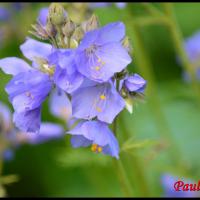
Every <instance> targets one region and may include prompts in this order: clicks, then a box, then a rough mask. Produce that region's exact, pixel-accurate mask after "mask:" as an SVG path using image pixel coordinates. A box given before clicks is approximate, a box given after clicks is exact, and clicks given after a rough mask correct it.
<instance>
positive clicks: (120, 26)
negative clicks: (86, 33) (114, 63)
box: [96, 22, 125, 45]
mask: <svg viewBox="0 0 200 200" xmlns="http://www.w3.org/2000/svg"><path fill="white" fill-rule="evenodd" d="M124 36H125V25H124V23H122V22H114V23H110V24H107V25H105V26H103V27H102V28H100V32H99V35H98V42H96V43H97V44H100V45H102V44H106V43H109V42H120V41H121V40H122V39H123V38H124Z"/></svg>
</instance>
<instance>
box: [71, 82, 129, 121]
mask: <svg viewBox="0 0 200 200" xmlns="http://www.w3.org/2000/svg"><path fill="white" fill-rule="evenodd" d="M85 83H86V82H85ZM85 83H84V84H83V85H82V86H81V88H79V89H78V90H76V91H75V92H74V93H73V94H72V115H73V116H74V117H76V118H79V119H93V118H95V117H97V119H98V120H100V121H103V122H107V123H112V122H113V120H114V118H115V117H116V115H117V114H118V113H119V112H120V111H122V109H123V108H124V106H125V102H124V99H123V98H122V97H121V96H120V94H119V93H118V92H117V90H116V89H115V87H114V85H113V83H112V82H111V81H110V82H107V83H102V84H98V83H95V82H91V84H89V85H87V84H85Z"/></svg>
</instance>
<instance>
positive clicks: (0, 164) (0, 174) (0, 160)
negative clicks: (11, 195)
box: [0, 159, 3, 182]
mask: <svg viewBox="0 0 200 200" xmlns="http://www.w3.org/2000/svg"><path fill="white" fill-rule="evenodd" d="M2 173H3V159H0V178H1V176H2ZM0 182H1V181H0Z"/></svg>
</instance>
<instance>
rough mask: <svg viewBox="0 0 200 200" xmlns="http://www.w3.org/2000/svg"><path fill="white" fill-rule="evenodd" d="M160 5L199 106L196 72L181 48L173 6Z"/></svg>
mask: <svg viewBox="0 0 200 200" xmlns="http://www.w3.org/2000/svg"><path fill="white" fill-rule="evenodd" d="M162 5H163V8H164V12H165V14H166V16H167V17H168V19H169V23H168V29H169V31H170V33H171V37H172V40H173V42H174V46H175V49H176V52H177V54H178V55H179V57H180V58H181V61H182V63H183V67H184V69H185V71H186V72H187V73H188V74H189V75H190V77H191V79H192V87H193V90H194V94H195V95H196V98H197V100H198V105H199V106H200V104H199V102H200V90H199V85H198V82H197V79H196V70H195V68H194V67H193V66H192V64H191V63H190V61H189V59H188V56H187V54H186V52H185V49H184V46H183V44H184V39H183V35H182V33H181V30H180V27H179V25H178V23H177V20H176V16H175V13H174V10H173V5H172V3H163V4H162Z"/></svg>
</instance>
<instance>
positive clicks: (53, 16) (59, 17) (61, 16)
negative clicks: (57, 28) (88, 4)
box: [49, 3, 66, 25]
mask: <svg viewBox="0 0 200 200" xmlns="http://www.w3.org/2000/svg"><path fill="white" fill-rule="evenodd" d="M49 19H50V21H51V23H52V24H53V25H62V24H63V23H64V22H65V20H66V12H65V10H64V8H63V6H62V5H61V4H60V3H52V4H51V5H50V7H49Z"/></svg>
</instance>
